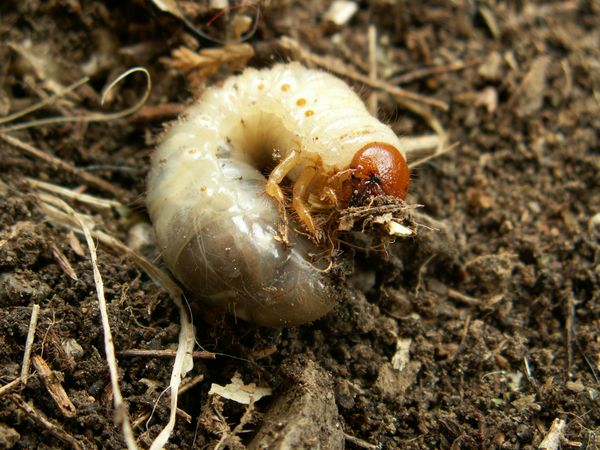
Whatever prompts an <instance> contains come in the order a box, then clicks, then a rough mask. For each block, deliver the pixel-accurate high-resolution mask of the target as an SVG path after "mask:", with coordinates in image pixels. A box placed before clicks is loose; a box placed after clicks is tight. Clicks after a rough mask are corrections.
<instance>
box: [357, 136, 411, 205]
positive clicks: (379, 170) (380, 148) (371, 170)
mask: <svg viewBox="0 0 600 450" xmlns="http://www.w3.org/2000/svg"><path fill="white" fill-rule="evenodd" d="M350 169H352V178H353V188H354V191H355V192H356V194H357V195H358V197H359V198H364V196H365V195H382V194H383V195H390V196H393V197H398V198H401V199H404V198H405V197H406V194H407V192H408V184H409V180H410V174H409V171H408V165H407V164H406V160H405V159H404V157H403V156H402V154H401V153H400V151H399V150H398V149H397V148H396V147H394V146H392V145H390V144H385V143H382V142H372V143H370V144H367V145H365V146H364V147H363V148H361V149H360V150H359V151H357V152H356V153H355V154H354V158H352V162H351V163H350Z"/></svg>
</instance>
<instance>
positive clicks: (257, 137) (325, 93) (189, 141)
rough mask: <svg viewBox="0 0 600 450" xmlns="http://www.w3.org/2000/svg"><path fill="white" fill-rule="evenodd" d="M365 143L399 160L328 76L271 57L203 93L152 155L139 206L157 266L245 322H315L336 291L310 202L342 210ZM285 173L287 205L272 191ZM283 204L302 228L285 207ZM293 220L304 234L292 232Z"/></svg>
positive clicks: (379, 127)
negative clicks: (157, 254) (268, 63)
mask: <svg viewBox="0 0 600 450" xmlns="http://www.w3.org/2000/svg"><path fill="white" fill-rule="evenodd" d="M372 148H374V149H375V155H376V156H377V155H378V153H377V151H380V152H384V156H385V157H386V158H387V159H386V161H388V160H393V161H396V160H398V161H401V162H404V161H405V156H406V155H405V154H404V153H403V151H402V149H401V145H400V142H399V140H398V138H397V136H396V135H395V134H394V132H393V131H392V130H391V129H390V128H389V127H388V126H387V125H385V124H383V123H381V122H380V121H379V120H377V119H376V118H374V117H373V116H371V115H370V114H369V113H368V111H367V109H366V107H365V105H364V103H363V102H362V100H361V99H360V98H359V97H358V95H356V94H355V93H354V92H353V91H352V89H351V88H350V87H349V86H348V85H347V84H346V83H344V82H343V81H341V80H340V79H338V78H336V77H334V76H332V75H330V74H328V73H326V72H323V71H318V70H310V69H307V68H305V67H303V66H302V65H300V64H298V63H289V64H277V65H275V66H273V67H272V68H269V69H262V70H257V69H246V70H245V71H244V72H243V73H242V74H241V75H238V76H232V77H230V78H228V79H226V80H225V81H224V82H223V84H222V85H220V86H217V87H213V88H210V89H208V90H206V91H205V92H204V93H203V95H202V96H201V97H200V99H199V100H198V101H197V102H195V103H194V104H193V105H192V106H190V107H189V108H188V109H187V111H186V112H185V113H184V114H183V115H182V117H181V118H180V119H179V120H178V121H177V122H176V123H174V124H172V125H171V126H170V127H169V129H168V130H167V131H166V132H165V134H164V136H163V138H162V141H161V144H160V145H159V147H158V148H157V150H156V152H155V153H154V155H153V157H152V168H151V171H150V175H149V178H148V196H147V206H148V211H149V214H150V218H151V220H152V222H153V224H154V228H155V231H156V235H157V240H158V243H159V246H160V248H161V250H162V254H163V258H164V260H165V263H166V264H167V266H168V267H169V269H170V270H171V271H172V273H173V274H174V275H175V276H176V277H177V278H178V279H179V280H180V281H181V283H182V284H183V285H185V287H186V288H187V289H188V290H189V291H190V294H191V295H192V296H193V297H198V298H199V300H200V301H202V302H203V304H205V305H207V306H213V307H217V308H220V309H221V310H225V311H228V312H230V313H234V312H235V314H236V315H237V316H238V317H240V318H242V319H245V320H249V321H252V322H255V323H257V324H260V325H267V326H290V325H297V324H302V323H306V322H310V321H313V320H315V319H318V318H319V317H321V316H323V315H324V314H325V313H327V312H328V311H329V310H331V308H333V306H334V305H335V303H336V298H337V297H338V295H337V294H338V291H337V288H336V286H335V283H334V282H333V281H332V277H331V273H330V272H329V271H328V270H326V269H327V268H329V267H330V266H331V260H330V259H329V258H330V256H326V257H324V256H323V253H324V252H323V246H322V245H321V244H319V234H318V233H322V230H319V229H318V226H316V225H313V224H312V222H311V214H312V212H313V210H314V209H315V207H314V205H315V204H316V203H318V204H319V205H320V208H327V207H330V208H339V207H344V205H346V206H347V203H348V201H349V200H348V198H350V197H349V196H350V195H354V194H355V193H356V192H357V190H356V189H354V188H351V189H348V187H347V186H348V183H350V182H352V183H354V182H356V180H355V178H356V177H355V176H354V175H352V178H350V175H347V174H346V172H348V173H352V174H354V172H352V171H354V170H365V169H363V167H362V166H361V165H357V163H356V160H357V158H356V155H357V154H362V153H361V151H365V150H366V152H365V155H371V153H369V151H370V150H371V149H372ZM381 149H383V150H381ZM390 149H391V150H390ZM386 152H387V153H386ZM389 155H391V156H389ZM368 158H371V156H368ZM390 158H391V159H390ZM394 158H395V159H394ZM360 161H362V160H360ZM365 161H367V162H366V163H364V165H365V167H366V166H368V165H369V164H373V162H372V160H370V159H367V160H365ZM353 164H354V166H357V167H359V168H358V169H355V168H354V166H353ZM361 164H362V163H361ZM405 165H406V164H405V163H404V166H405ZM273 167H274V168H273ZM351 167H352V168H351ZM271 168H273V170H272V171H271V173H270V174H269V175H268V179H267V178H265V176H264V175H263V173H264V172H265V171H266V170H267V169H271ZM386 170H387V172H385V173H383V172H382V175H381V176H379V173H377V174H374V175H369V176H362V178H360V177H359V178H360V180H359V181H360V183H362V184H361V188H360V189H363V188H364V189H369V191H368V192H371V191H370V189H372V185H373V180H375V181H376V182H377V183H379V178H381V179H383V178H385V177H391V179H393V180H394V183H396V181H397V180H396V179H397V176H396V174H395V172H394V173H392V172H390V169H388V168H386ZM407 171H408V169H406V174H403V177H404V178H403V179H402V183H404V184H403V185H402V187H401V188H398V189H397V190H398V192H401V193H403V194H405V192H406V189H407V187H408V172H407ZM369 173H370V172H369ZM340 174H341V175H340ZM375 175H378V176H379V178H378V176H375ZM394 177H396V178H394ZM284 178H285V179H286V180H288V182H289V183H291V185H292V186H293V188H292V194H291V197H292V199H293V201H292V205H290V204H289V202H288V197H289V196H290V195H286V194H285V193H284V191H283V190H282V189H281V187H280V186H279V184H280V183H281V182H282V181H283V179H284ZM356 179H358V178H356ZM331 180H335V182H334V181H331ZM340 180H341V181H340ZM352 186H354V185H352ZM364 186H367V187H364ZM376 187H377V188H378V189H381V188H380V187H379V185H377V186H376ZM384 190H385V189H384ZM326 193H328V196H326V195H325V194H326ZM403 194H401V195H403ZM327 202H329V203H327ZM344 202H345V203H344ZM323 205H325V206H323ZM340 205H342V206H340ZM290 207H291V208H293V210H294V211H295V212H296V213H297V217H299V218H300V219H301V220H299V222H302V221H303V223H296V222H295V221H293V220H292V219H293V217H296V215H294V214H292V215H290V214H287V213H286V211H289V208H290ZM315 223H319V222H315ZM311 226H312V228H311ZM301 227H303V229H306V230H308V231H307V233H306V235H304V233H297V232H295V231H294V230H295V229H296V228H301ZM311 236H312V237H311ZM325 240H326V239H325ZM321 243H322V240H321ZM315 255H320V256H319V257H315Z"/></svg>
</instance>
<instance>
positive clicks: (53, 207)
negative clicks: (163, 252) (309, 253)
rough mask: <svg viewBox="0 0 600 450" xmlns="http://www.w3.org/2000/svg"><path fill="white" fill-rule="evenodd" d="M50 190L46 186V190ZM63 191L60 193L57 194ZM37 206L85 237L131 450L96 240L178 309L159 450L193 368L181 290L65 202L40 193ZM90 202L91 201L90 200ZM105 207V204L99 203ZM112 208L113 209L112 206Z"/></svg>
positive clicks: (189, 325)
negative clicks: (145, 277)
mask: <svg viewBox="0 0 600 450" xmlns="http://www.w3.org/2000/svg"><path fill="white" fill-rule="evenodd" d="M45 187H47V186H45ZM55 191H60V190H55ZM37 197H38V202H39V206H40V208H41V210H42V211H43V212H44V213H45V215H46V216H47V218H48V219H49V220H50V221H51V222H52V223H54V224H56V225H60V226H64V227H67V228H69V229H71V230H73V231H75V232H78V233H82V234H83V235H84V237H85V240H86V243H87V246H88V249H89V252H90V260H91V264H92V268H93V273H94V282H95V285H96V295H97V298H98V303H99V309H100V315H101V319H102V329H103V333H104V346H105V353H106V361H107V364H108V367H109V373H110V378H111V386H112V390H113V402H114V408H115V411H116V414H115V420H116V423H117V424H118V425H119V426H120V428H121V432H122V434H123V438H124V439H125V442H126V444H127V448H129V449H137V448H138V446H137V443H136V440H135V436H134V434H133V429H132V426H131V422H130V420H129V415H128V412H127V405H126V403H125V401H124V399H123V396H122V394H121V390H120V386H119V378H118V365H117V359H116V355H115V348H114V343H113V338H112V333H111V329H110V322H109V319H108V310H107V303H106V298H105V295H104V284H103V281H102V276H101V274H100V270H99V269H98V261H97V254H96V247H95V243H94V239H97V240H98V241H99V242H101V243H102V244H104V245H106V246H108V247H109V248H111V249H112V250H113V251H116V252H117V253H120V254H124V255H126V256H128V257H129V258H131V259H132V260H133V261H134V262H135V263H136V264H137V265H138V266H139V267H141V268H142V269H143V270H144V271H145V272H146V273H147V274H148V275H149V276H150V277H151V278H152V279H153V280H154V281H155V282H157V283H158V284H159V285H160V286H162V287H163V288H165V290H166V291H167V292H168V293H169V295H170V296H171V298H172V299H173V301H174V302H175V303H176V305H177V306H178V308H179V311H180V320H181V329H180V332H179V345H178V348H177V353H176V355H175V362H174V364H173V370H172V373H171V379H170V382H169V388H170V391H171V401H170V408H171V411H170V417H169V421H168V423H167V424H166V425H165V427H164V428H163V430H162V431H161V432H160V433H159V435H158V436H157V437H156V438H155V440H154V442H153V443H152V445H151V447H150V449H151V450H157V449H160V448H162V447H164V445H165V444H166V443H167V441H168V439H169V437H170V435H171V433H172V431H173V428H174V426H175V419H176V413H177V398H178V392H179V387H180V384H181V380H182V378H183V377H184V376H185V374H186V373H187V372H189V371H190V370H191V368H192V366H193V360H192V352H193V348H194V337H195V331H194V327H193V324H192V322H191V318H190V315H189V313H188V308H187V307H186V306H185V305H184V302H183V295H182V292H181V289H180V288H179V287H178V286H177V285H176V284H175V283H174V282H173V281H172V280H171V279H170V278H169V277H168V276H167V275H166V274H165V273H164V272H162V271H161V270H160V269H159V268H157V267H156V266H155V265H153V264H152V263H151V262H149V261H148V260H146V259H145V258H143V257H141V256H140V255H138V254H137V253H135V252H134V251H133V250H131V249H130V248H129V247H127V246H126V245H125V244H123V243H122V242H120V241H119V240H118V239H116V238H114V237H113V236H110V235H109V234H107V233H105V232H103V231H100V230H96V229H95V224H94V221H93V219H92V218H91V217H90V216H88V215H85V214H81V213H78V212H76V211H75V210H74V209H73V208H72V207H71V206H70V205H68V204H67V203H66V202H65V201H63V200H61V199H60V198H58V197H55V196H54V195H51V194H48V193H43V192H38V194H37ZM88 200H89V199H88ZM98 203H100V204H102V203H103V202H98ZM111 206H112V205H111Z"/></svg>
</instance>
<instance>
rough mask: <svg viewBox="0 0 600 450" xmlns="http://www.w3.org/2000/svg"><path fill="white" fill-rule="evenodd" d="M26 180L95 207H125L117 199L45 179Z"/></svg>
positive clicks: (45, 189)
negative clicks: (97, 195)
mask: <svg viewBox="0 0 600 450" xmlns="http://www.w3.org/2000/svg"><path fill="white" fill-rule="evenodd" d="M26 180H27V182H28V183H29V184H30V185H31V186H33V187H34V188H37V189H42V190H44V191H47V192H52V193H54V194H58V195H61V196H62V197H66V198H68V199H72V200H76V201H78V202H80V203H84V204H86V205H88V206H92V207H94V208H97V209H116V210H117V211H119V212H121V211H124V210H125V209H126V207H125V205H123V203H121V202H119V201H117V200H111V199H107V198H101V197H96V196H95V195H90V194H83V193H81V192H77V191H74V190H72V189H68V188H65V187H64V186H58V185H56V184H52V183H47V182H45V181H41V180H36V179H35V178H26Z"/></svg>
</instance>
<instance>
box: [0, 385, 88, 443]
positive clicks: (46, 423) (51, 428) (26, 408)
mask: <svg viewBox="0 0 600 450" xmlns="http://www.w3.org/2000/svg"><path fill="white" fill-rule="evenodd" d="M8 399H10V400H11V401H12V402H13V403H14V404H15V405H17V406H18V407H19V408H20V409H21V410H22V411H23V412H24V413H25V414H27V415H28V416H29V417H30V418H31V419H33V421H35V422H36V423H38V424H39V425H41V426H42V427H44V428H45V429H46V430H48V432H49V433H50V434H52V435H53V436H54V437H56V438H57V439H59V440H60V441H62V442H64V443H65V444H67V445H69V446H71V447H72V448H74V449H76V450H81V449H82V447H81V445H80V444H79V442H78V441H77V439H75V438H74V437H73V436H71V435H70V434H68V433H67V432H66V431H65V430H63V429H62V428H60V427H59V426H58V425H55V424H54V423H52V422H51V421H50V420H49V419H47V418H46V417H44V415H43V414H42V413H41V412H40V411H38V410H37V409H36V408H34V407H33V406H31V405H30V404H29V403H27V402H26V401H25V400H23V397H21V396H20V395H18V394H10V395H9V396H8Z"/></svg>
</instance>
